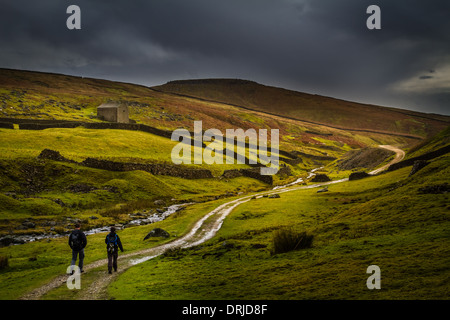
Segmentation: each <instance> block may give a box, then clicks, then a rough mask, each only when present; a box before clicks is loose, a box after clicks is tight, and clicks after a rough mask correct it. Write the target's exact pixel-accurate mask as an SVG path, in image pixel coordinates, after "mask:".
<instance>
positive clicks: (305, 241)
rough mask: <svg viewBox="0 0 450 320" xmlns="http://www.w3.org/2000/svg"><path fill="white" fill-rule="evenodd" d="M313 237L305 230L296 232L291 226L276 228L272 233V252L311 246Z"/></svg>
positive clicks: (276, 252) (283, 251)
mask: <svg viewBox="0 0 450 320" xmlns="http://www.w3.org/2000/svg"><path fill="white" fill-rule="evenodd" d="M313 238H314V236H313V235H308V234H307V233H306V232H297V231H295V230H294V229H292V228H281V229H278V230H276V231H274V233H273V238H272V243H273V248H272V254H278V253H285V252H289V251H292V250H300V249H306V248H311V246H312V241H313Z"/></svg>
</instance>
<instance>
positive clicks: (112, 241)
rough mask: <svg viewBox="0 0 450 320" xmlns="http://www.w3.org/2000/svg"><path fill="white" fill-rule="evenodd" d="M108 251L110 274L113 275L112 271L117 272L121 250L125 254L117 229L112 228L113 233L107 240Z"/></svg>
mask: <svg viewBox="0 0 450 320" xmlns="http://www.w3.org/2000/svg"><path fill="white" fill-rule="evenodd" d="M105 243H106V250H107V252H108V273H109V274H111V273H112V269H113V268H114V271H117V258H118V256H119V249H120V251H122V252H123V247H122V242H121V241H120V238H119V236H118V235H117V233H116V228H114V227H111V232H110V233H109V234H108V235H107V236H106V239H105Z"/></svg>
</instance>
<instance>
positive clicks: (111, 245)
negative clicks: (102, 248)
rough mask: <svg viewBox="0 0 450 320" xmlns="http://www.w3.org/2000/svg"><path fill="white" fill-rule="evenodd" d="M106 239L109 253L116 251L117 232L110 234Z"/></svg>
mask: <svg viewBox="0 0 450 320" xmlns="http://www.w3.org/2000/svg"><path fill="white" fill-rule="evenodd" d="M106 241H107V243H106V250H108V253H114V251H115V250H116V247H117V234H112V233H110V234H108V236H107V237H106Z"/></svg>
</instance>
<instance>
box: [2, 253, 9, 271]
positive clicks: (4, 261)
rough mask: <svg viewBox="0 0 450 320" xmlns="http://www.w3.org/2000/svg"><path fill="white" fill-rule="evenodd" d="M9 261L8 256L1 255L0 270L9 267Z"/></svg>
mask: <svg viewBox="0 0 450 320" xmlns="http://www.w3.org/2000/svg"><path fill="white" fill-rule="evenodd" d="M8 263H9V261H8V257H7V256H0V270H2V269H5V268H7V267H8Z"/></svg>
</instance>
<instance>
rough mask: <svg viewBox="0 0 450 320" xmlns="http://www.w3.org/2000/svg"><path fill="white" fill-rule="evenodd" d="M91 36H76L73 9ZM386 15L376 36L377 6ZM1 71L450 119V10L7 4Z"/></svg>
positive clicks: (214, 3)
mask: <svg viewBox="0 0 450 320" xmlns="http://www.w3.org/2000/svg"><path fill="white" fill-rule="evenodd" d="M72 4H75V5H78V6H79V7H80V8H81V30H69V29H68V28H67V27H66V20H67V18H68V17H69V14H67V13H66V9H67V7H68V6H69V5H72ZM371 4H376V5H378V6H379V7H380V8H381V28H382V29H381V30H369V29H368V28H367V27H366V20H367V18H368V17H369V14H367V13H366V10H367V7H368V6H369V5H371ZM0 8H1V9H0V67H4V68H17V69H27V70H36V71H45V72H57V73H64V74H72V75H80V76H87V77H95V78H103V79H109V80H119V81H125V82H132V83H139V84H144V85H148V86H152V85H158V84H163V83H165V82H167V81H170V80H179V79H192V78H240V79H247V80H253V81H256V82H259V83H262V84H266V85H273V86H278V87H284V88H288V89H293V90H296V91H302V92H308V93H315V94H321V95H326V96H332V97H336V98H341V99H346V100H352V101H358V102H365V103H372V104H379V105H384V106H392V107H400V108H405V109H411V110H419V111H423V112H428V113H441V114H448V115H450V1H448V0H428V1H426V0H420V1H418V0H376V1H375V0H369V1H366V0H130V1H123V0H120V1H115V0H95V1H93V0H92V1H84V0H70V1H66V0H54V1H49V0H39V1H23V0H2V1H1V6H0Z"/></svg>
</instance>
